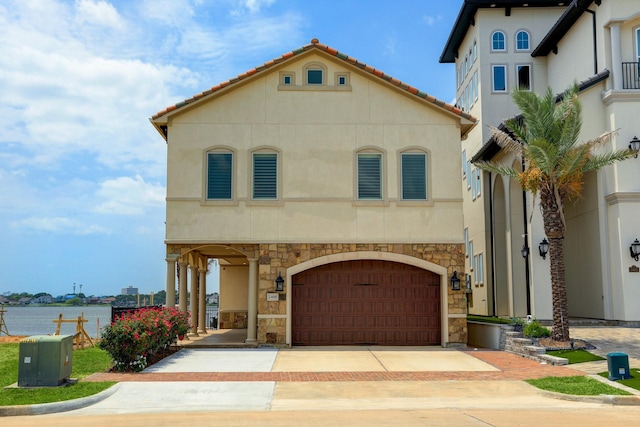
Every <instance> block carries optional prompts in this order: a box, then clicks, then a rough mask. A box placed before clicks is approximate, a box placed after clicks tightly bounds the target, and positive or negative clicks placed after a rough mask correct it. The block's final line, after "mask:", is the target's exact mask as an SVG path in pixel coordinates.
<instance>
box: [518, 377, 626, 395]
mask: <svg viewBox="0 0 640 427" xmlns="http://www.w3.org/2000/svg"><path fill="white" fill-rule="evenodd" d="M526 382H527V383H529V384H531V385H532V386H534V387H538V388H539V389H542V390H547V391H553V392H555V393H563V394H573V395H577V396H598V395H601V394H608V395H617V396H629V395H631V393H629V392H627V391H624V390H620V389H618V388H615V387H612V386H610V385H607V384H603V383H601V382H600V381H598V380H594V379H593V378H589V377H582V376H576V377H545V378H540V379H535V380H526Z"/></svg>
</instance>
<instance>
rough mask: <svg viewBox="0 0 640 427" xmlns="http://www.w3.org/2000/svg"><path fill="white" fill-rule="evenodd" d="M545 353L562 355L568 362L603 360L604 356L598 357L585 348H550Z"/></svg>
mask: <svg viewBox="0 0 640 427" xmlns="http://www.w3.org/2000/svg"><path fill="white" fill-rule="evenodd" d="M547 354H549V355H551V356H557V357H563V358H565V359H567V360H569V364H570V365H571V364H573V363H584V362H595V361H597V360H605V358H604V357H600V356H598V355H597V354H593V353H589V352H588V351H586V350H582V349H577V350H550V351H547Z"/></svg>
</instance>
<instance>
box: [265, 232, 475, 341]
mask: <svg viewBox="0 0 640 427" xmlns="http://www.w3.org/2000/svg"><path fill="white" fill-rule="evenodd" d="M369 251H372V252H376V251H377V252H390V253H395V254H401V255H408V256H413V257H416V258H419V259H422V260H425V261H429V262H432V263H434V264H438V265H440V266H442V267H445V268H446V269H447V275H448V277H451V275H452V274H453V272H454V271H456V270H457V271H458V272H463V271H464V252H463V245H462V244H373V243H370V244H319V243H313V244H280V243H279V244H261V245H260V258H259V267H258V268H259V269H258V274H259V285H258V313H259V314H267V315H286V307H287V302H286V298H287V297H288V295H285V293H283V294H282V295H281V297H280V298H281V299H280V300H279V301H267V293H268V292H273V291H274V287H275V284H274V281H275V279H276V278H277V277H278V273H279V272H280V273H281V274H282V275H283V276H284V275H285V271H286V269H287V268H289V267H292V266H294V265H297V264H300V263H301V262H305V261H309V260H311V259H314V258H319V257H322V256H326V255H334V254H340V253H347V252H369ZM461 276H462V277H464V275H462V274H461ZM462 288H463V290H461V291H456V292H453V291H451V289H450V288H449V287H447V290H448V291H447V292H448V299H447V300H448V305H449V307H448V308H449V314H462V315H466V307H467V305H466V304H467V302H466V296H465V293H464V286H462ZM448 326H449V337H448V339H447V340H445V341H447V342H448V343H450V345H451V346H466V343H467V320H466V317H462V318H450V319H449V325H448ZM258 342H259V343H261V344H262V343H264V344H274V345H285V343H286V319H284V318H275V319H274V318H271V319H264V318H262V319H260V318H259V319H258Z"/></svg>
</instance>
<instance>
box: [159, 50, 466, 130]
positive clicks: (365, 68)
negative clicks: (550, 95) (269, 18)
mask: <svg viewBox="0 0 640 427" xmlns="http://www.w3.org/2000/svg"><path fill="white" fill-rule="evenodd" d="M311 50H316V51H319V52H321V53H322V54H324V55H330V56H331V57H333V58H334V59H336V60H337V61H340V62H342V63H344V64H345V65H347V66H348V67H355V68H357V69H359V70H360V71H361V72H363V73H364V74H368V75H370V76H371V77H372V78H373V79H376V80H379V81H380V83H384V84H386V85H388V86H391V87H395V88H396V89H398V90H401V91H404V92H405V93H407V94H408V95H410V96H414V97H416V98H417V99H421V100H422V101H424V102H427V103H428V104H431V105H433V106H435V107H437V108H438V109H440V110H441V111H443V112H444V113H446V114H450V115H453V116H457V117H458V118H459V119H461V120H462V121H464V122H466V123H465V124H466V126H463V127H461V128H462V130H463V131H462V134H466V133H467V132H468V131H469V130H470V129H471V128H472V127H473V126H474V125H475V123H476V119H475V118H474V117H473V116H471V115H470V114H468V113H466V112H464V111H462V110H461V109H460V108H458V107H455V106H453V105H451V104H448V103H446V102H444V101H441V100H439V99H437V98H435V97H433V96H431V95H429V94H428V93H426V92H423V91H421V90H419V89H417V88H415V87H413V86H410V85H408V84H406V83H403V82H402V81H400V80H398V79H396V78H394V77H392V76H390V75H388V74H385V73H384V72H382V71H381V70H378V69H376V68H374V67H372V66H370V65H367V64H365V63H363V62H360V61H358V60H357V59H355V58H353V57H351V56H349V55H347V54H344V53H342V52H339V51H338V50H336V49H334V48H332V47H329V46H327V45H324V44H322V43H320V42H319V41H318V39H313V40H311V43H310V44H307V45H304V46H302V47H301V48H298V49H296V50H293V51H291V52H287V53H285V54H283V55H282V56H280V57H278V58H275V59H272V60H270V61H267V62H265V63H264V64H262V65H259V66H257V67H255V68H252V69H251V70H248V71H246V72H244V73H242V74H239V75H238V76H236V77H234V78H232V79H229V80H227V81H225V82H222V83H219V84H218V85H216V86H213V87H211V88H210V89H207V90H205V91H203V92H201V93H199V94H197V95H194V96H192V97H191V98H188V99H185V100H184V101H182V102H179V103H177V104H175V105H172V106H169V107H167V108H165V109H164V110H162V111H160V112H158V113H156V114H154V115H153V116H152V117H151V119H150V121H151V123H152V124H153V125H154V127H155V128H156V129H157V130H158V132H160V133H161V134H162V135H163V137H164V138H165V139H166V129H165V128H166V126H164V124H166V121H167V118H168V116H169V115H171V114H172V113H174V112H176V111H178V110H180V109H183V108H186V107H187V106H190V105H192V104H194V103H197V102H199V101H202V100H204V99H205V98H208V97H210V96H213V95H214V94H218V93H220V92H222V91H224V90H228V89H231V88H232V87H233V86H234V85H239V84H241V83H244V82H245V81H246V80H247V79H252V78H256V77H257V76H259V75H263V74H264V73H266V72H268V71H271V69H273V68H274V67H277V66H280V65H281V64H283V63H285V62H288V61H291V60H293V58H296V57H298V56H299V55H302V54H305V53H307V52H309V51H311Z"/></svg>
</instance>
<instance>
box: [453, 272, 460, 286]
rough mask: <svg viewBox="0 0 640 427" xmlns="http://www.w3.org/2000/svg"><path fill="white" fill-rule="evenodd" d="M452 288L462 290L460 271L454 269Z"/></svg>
mask: <svg viewBox="0 0 640 427" xmlns="http://www.w3.org/2000/svg"><path fill="white" fill-rule="evenodd" d="M451 290H452V291H459V290H460V278H458V272H457V271H454V272H453V276H451Z"/></svg>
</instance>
